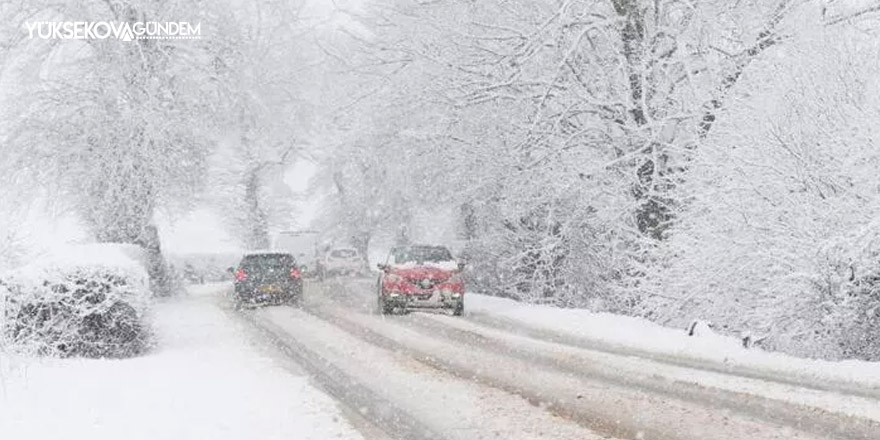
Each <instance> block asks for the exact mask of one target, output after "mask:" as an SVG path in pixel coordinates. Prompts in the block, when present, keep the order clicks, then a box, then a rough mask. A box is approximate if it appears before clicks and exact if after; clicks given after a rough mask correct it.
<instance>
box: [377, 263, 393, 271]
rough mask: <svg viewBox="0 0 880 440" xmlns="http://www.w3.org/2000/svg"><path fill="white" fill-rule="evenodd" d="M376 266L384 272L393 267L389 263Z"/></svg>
mask: <svg viewBox="0 0 880 440" xmlns="http://www.w3.org/2000/svg"><path fill="white" fill-rule="evenodd" d="M376 267H378V268H379V270H381V271H382V272H388V271H389V270H390V269H391V267H390V266H388V265H387V264H382V263H379V264H377V265H376Z"/></svg>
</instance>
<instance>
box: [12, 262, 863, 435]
mask: <svg viewBox="0 0 880 440" xmlns="http://www.w3.org/2000/svg"><path fill="white" fill-rule="evenodd" d="M372 288H373V280H368V279H342V280H334V281H328V282H325V283H321V284H318V283H315V284H311V285H308V286H307V289H306V305H305V307H304V308H303V309H297V308H292V307H267V308H260V309H256V310H248V311H243V312H236V311H234V310H233V309H232V307H231V303H230V302H229V301H228V293H229V290H230V289H229V286H226V285H215V286H203V287H193V288H192V289H190V292H191V294H190V295H188V296H185V297H181V298H175V299H173V300H169V301H166V302H163V303H161V304H159V305H158V307H156V310H155V321H156V322H155V329H156V332H157V348H156V349H155V350H154V351H152V352H151V353H149V354H148V355H146V356H143V357H140V358H136V359H129V360H116V361H109V360H75V359H73V360H58V359H51V360H45V359H44V360H37V359H28V358H21V357H11V356H5V355H3V353H2V352H0V355H3V356H0V438H15V439H34V440H45V439H56V438H75V439H76V438H89V439H105V438H106V439H113V440H117V439H119V438H130V439H140V438H143V439H155V438H175V439H201V438H214V439H220V440H231V439H252V438H259V439H275V438H277V439H281V438H296V439H315V440H318V439H330V438H334V439H351V440H356V439H366V440H397V439H401V440H403V439H407V440H409V439H413V440H422V439H435V440H471V439H514V440H516V439H521V440H530V439H572V440H574V439H578V440H590V439H609V438H610V439H650V440H697V439H699V440H704V439H713V440H740V439H804V440H819V439H833V440H848V439H860V440H876V439H877V438H880V437H878V434H877V433H878V432H880V423H878V421H880V402H878V401H877V400H874V399H872V398H871V397H870V396H865V395H860V394H859V393H852V394H847V393H846V392H845V390H839V391H837V392H833V391H826V390H821V389H817V388H819V387H799V386H795V385H792V384H791V383H787V382H785V381H782V382H774V381H769V380H762V379H757V378H755V377H751V376H748V375H747V376H748V377H743V376H741V375H733V374H725V373H723V372H719V371H717V369H712V368H709V369H698V368H689V367H686V366H682V365H679V364H677V363H675V362H660V361H658V360H656V359H652V358H650V357H648V358H646V357H640V356H637V355H631V354H627V353H625V352H622V351H620V350H610V351H603V350H598V349H589V348H585V347H582V346H578V345H577V344H575V343H569V342H572V341H567V340H564V339H562V340H558V339H557V340H553V338H550V337H542V336H544V335H542V334H529V332H527V331H525V330H527V329H525V328H515V324H511V323H506V324H505V325H495V323H493V322H492V321H491V320H487V319H486V316H485V315H482V314H479V313H476V314H472V315H466V316H465V317H458V318H457V317H451V316H446V315H440V314H431V313H413V314H410V315H405V316H380V315H378V314H376V313H375V311H374V304H375V301H374V294H373V290H372ZM511 325H514V327H511ZM636 354H638V353H636ZM862 394H864V393H862ZM868 394H869V393H868Z"/></svg>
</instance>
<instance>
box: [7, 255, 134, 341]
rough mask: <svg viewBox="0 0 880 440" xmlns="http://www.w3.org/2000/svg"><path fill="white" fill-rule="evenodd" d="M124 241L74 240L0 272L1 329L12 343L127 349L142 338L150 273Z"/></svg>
mask: <svg viewBox="0 0 880 440" xmlns="http://www.w3.org/2000/svg"><path fill="white" fill-rule="evenodd" d="M138 253H139V249H138V248H137V247H136V246H130V245H115V244H111V245H106V244H105V245H88V246H76V247H72V248H70V249H66V250H65V251H64V252H62V253H57V254H53V255H49V256H46V257H43V258H41V259H40V260H38V261H36V262H34V263H32V264H30V265H27V266H25V267H23V268H21V269H19V270H16V271H14V272H11V273H9V274H6V275H4V276H3V277H2V286H0V308H2V310H0V311H2V316H3V320H2V321H0V335H2V339H3V340H4V345H5V346H7V347H9V348H12V349H14V350H16V351H21V352H24V353H28V354H34V355H46V356H86V357H127V356H133V355H136V354H138V353H141V352H142V351H143V350H144V349H145V348H146V346H147V342H148V334H149V331H148V327H147V325H146V321H145V318H146V315H147V312H148V306H149V298H150V293H149V285H148V283H149V277H148V275H147V273H146V270H145V269H144V266H143V264H142V263H141V262H138V261H137V260H136V259H134V258H131V257H130V256H129V255H137V254H138Z"/></svg>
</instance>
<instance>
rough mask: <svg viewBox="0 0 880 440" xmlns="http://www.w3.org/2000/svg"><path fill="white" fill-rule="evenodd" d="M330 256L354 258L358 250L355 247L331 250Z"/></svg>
mask: <svg viewBox="0 0 880 440" xmlns="http://www.w3.org/2000/svg"><path fill="white" fill-rule="evenodd" d="M330 256H331V257H334V258H352V257H356V256H357V251H355V250H354V249H336V250H335V251H333V252H330Z"/></svg>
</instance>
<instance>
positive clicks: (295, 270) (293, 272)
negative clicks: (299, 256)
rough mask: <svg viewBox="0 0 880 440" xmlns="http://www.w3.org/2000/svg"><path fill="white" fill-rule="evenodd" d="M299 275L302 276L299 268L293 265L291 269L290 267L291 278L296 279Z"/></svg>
mask: <svg viewBox="0 0 880 440" xmlns="http://www.w3.org/2000/svg"><path fill="white" fill-rule="evenodd" d="M301 276H302V272H300V271H299V268H297V267H294V268H293V269H290V278H293V279H295V280H296V279H299V278H300V277H301Z"/></svg>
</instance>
